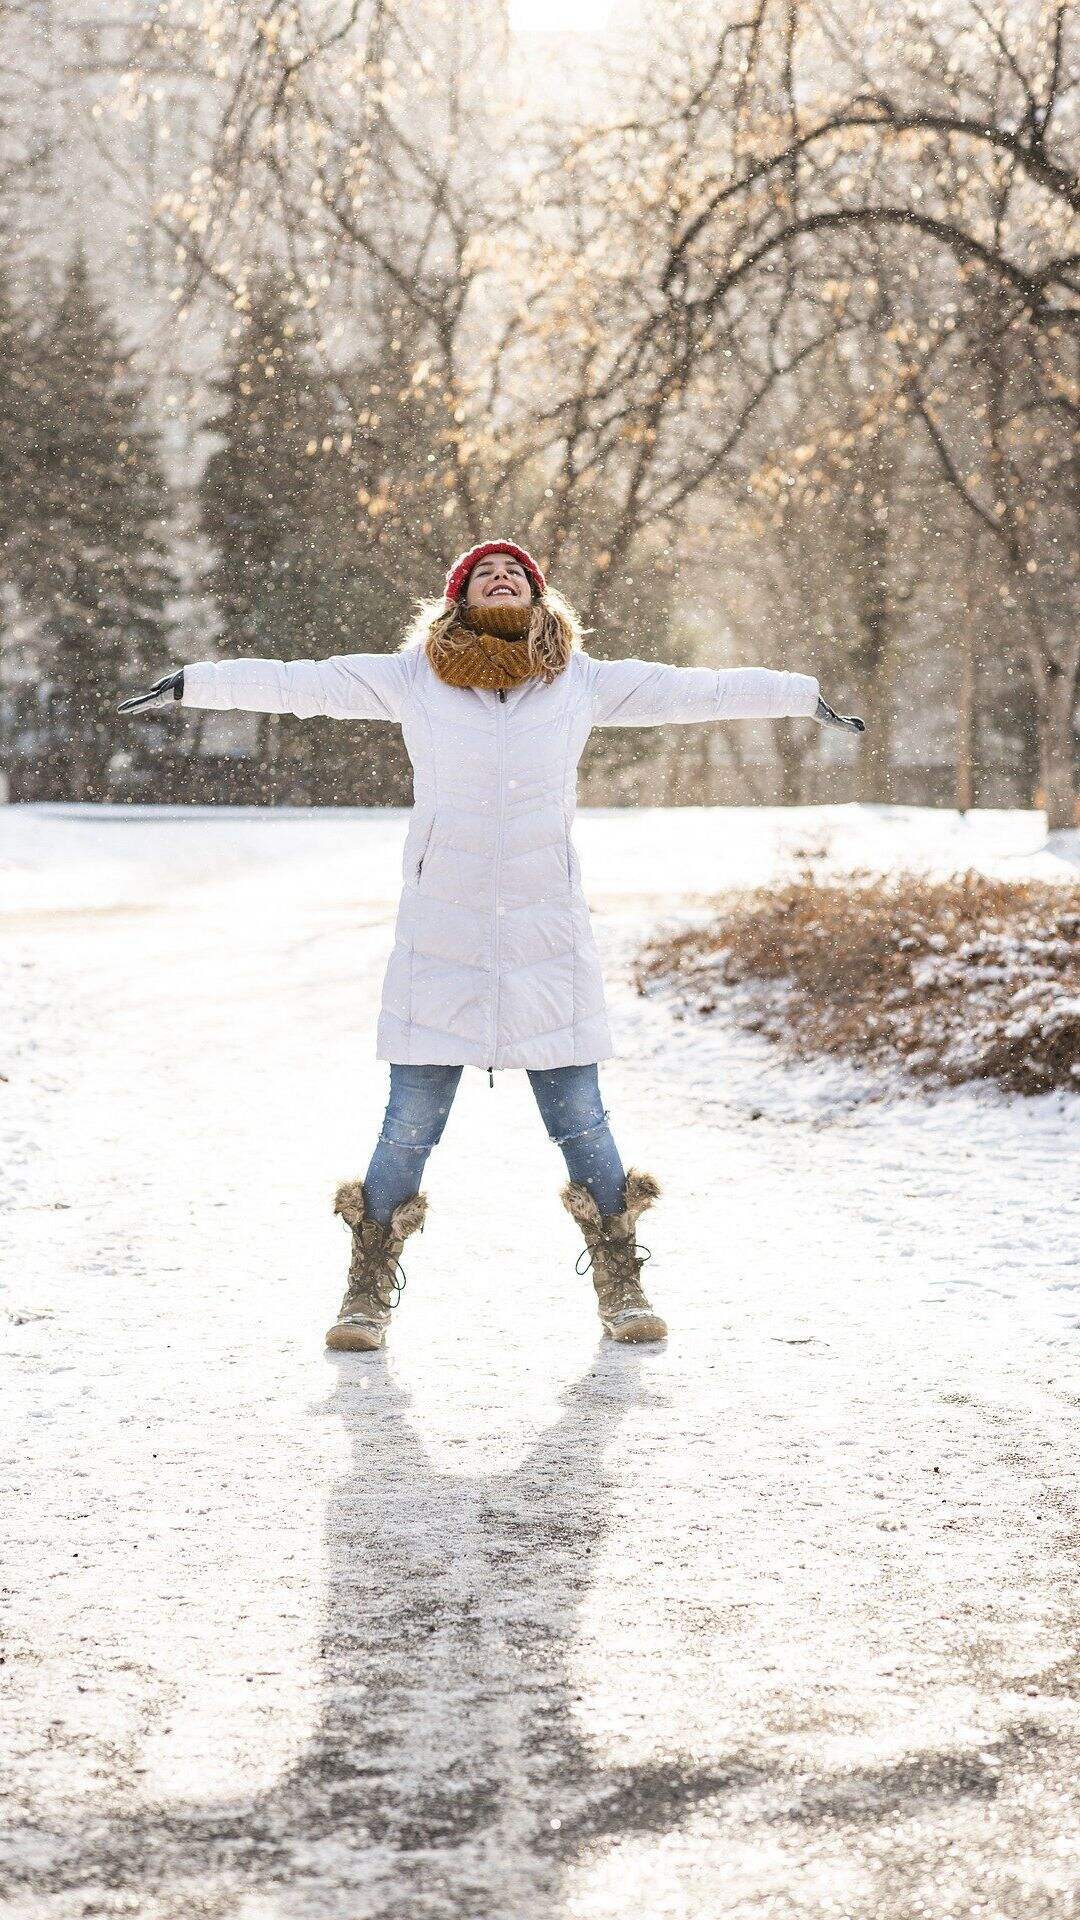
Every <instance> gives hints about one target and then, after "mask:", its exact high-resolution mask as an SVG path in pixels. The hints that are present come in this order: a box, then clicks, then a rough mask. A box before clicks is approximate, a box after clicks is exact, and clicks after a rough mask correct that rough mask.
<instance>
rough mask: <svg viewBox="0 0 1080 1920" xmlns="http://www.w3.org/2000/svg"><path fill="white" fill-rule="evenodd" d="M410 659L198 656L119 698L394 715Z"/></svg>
mask: <svg viewBox="0 0 1080 1920" xmlns="http://www.w3.org/2000/svg"><path fill="white" fill-rule="evenodd" d="M413 664H414V662H412V661H410V659H409V658H408V657H407V656H406V655H405V654H403V653H400V652H399V653H343V654H335V655H333V656H332V657H331V658H330V659H329V660H200V661H197V662H196V663H195V664H194V665H193V666H189V667H183V668H182V669H181V670H180V672H179V673H178V674H168V675H166V676H165V677H164V678H163V679H161V680H157V681H155V682H154V685H153V686H152V687H151V689H150V691H149V693H145V694H135V695H133V697H132V698H131V699H130V700H125V701H123V702H122V703H121V706H120V709H119V711H120V712H121V713H131V712H139V711H141V710H142V709H144V708H145V707H149V706H162V705H164V704H167V703H168V702H169V701H170V700H172V699H179V700H180V701H182V703H183V705H184V706H185V707H204V708H211V709H213V710H215V711H217V712H228V711H230V710H235V711H239V712H242V713H294V714H296V715H297V716H298V718H299V719H301V720H310V719H312V718H313V717H314V716H315V715H317V714H325V715H327V716H328V717H329V718H330V719H333V720H400V719H401V716H402V712H403V709H404V705H405V700H406V696H407V693H408V688H409V683H410V680H411V677H412V668H413Z"/></svg>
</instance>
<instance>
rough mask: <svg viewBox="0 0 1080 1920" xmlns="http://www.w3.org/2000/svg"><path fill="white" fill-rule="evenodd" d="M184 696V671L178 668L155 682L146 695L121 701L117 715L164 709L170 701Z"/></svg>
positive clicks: (137, 694) (134, 694)
mask: <svg viewBox="0 0 1080 1920" xmlns="http://www.w3.org/2000/svg"><path fill="white" fill-rule="evenodd" d="M183 695H184V669H183V667H179V668H178V669H177V671H176V672H175V673H167V674H165V676H164V677H163V679H161V680H155V681H154V684H153V686H152V687H151V688H150V690H149V692H147V693H133V694H130V695H129V696H128V698H127V699H126V700H121V702H120V705H119V706H118V707H117V709H116V711H117V713H143V712H145V710H146V708H147V707H164V706H166V705H168V703H169V702H170V701H172V700H181V699H183Z"/></svg>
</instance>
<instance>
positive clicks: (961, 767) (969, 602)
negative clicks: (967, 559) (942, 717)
mask: <svg viewBox="0 0 1080 1920" xmlns="http://www.w3.org/2000/svg"><path fill="white" fill-rule="evenodd" d="M975 711H976V708H975V601H974V594H973V592H972V587H971V582H970V581H969V583H968V592H967V599H966V601H965V604H964V614H963V618H962V620H961V622H960V683H959V686H958V688H957V693H956V808H957V812H958V813H967V811H968V809H969V808H970V807H973V806H974V805H975Z"/></svg>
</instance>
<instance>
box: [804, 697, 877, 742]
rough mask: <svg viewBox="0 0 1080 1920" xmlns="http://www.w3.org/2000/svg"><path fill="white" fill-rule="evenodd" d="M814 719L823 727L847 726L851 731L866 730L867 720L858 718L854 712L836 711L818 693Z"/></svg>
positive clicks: (860, 731)
mask: <svg viewBox="0 0 1080 1920" xmlns="http://www.w3.org/2000/svg"><path fill="white" fill-rule="evenodd" d="M814 719H815V720H816V721H817V722H818V725H819V726H822V727H846V728H847V730H848V732H849V733H865V732H866V722H865V720H857V719H856V718H855V715H854V714H853V713H851V714H846V715H845V714H841V713H834V712H833V710H832V708H831V707H827V706H826V705H825V702H824V700H823V699H822V698H821V695H820V694H819V695H818V703H817V712H816V713H815V715H814Z"/></svg>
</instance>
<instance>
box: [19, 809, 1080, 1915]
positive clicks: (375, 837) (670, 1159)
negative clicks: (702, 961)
mask: <svg viewBox="0 0 1080 1920" xmlns="http://www.w3.org/2000/svg"><path fill="white" fill-rule="evenodd" d="M404 831H405V817H404V815H403V814H402V813H400V812H396V811H388V812H380V811H372V812H348V813H340V814H326V813H316V814H309V815H299V816H294V815H291V814H285V815H258V814H246V813H244V812H241V813H240V815H239V816H237V815H231V814H218V815H212V814H211V815H204V814H201V813H193V814H190V815H185V816H181V815H173V814H170V813H169V812H168V810H165V811H163V812H162V813H160V814H156V815H153V816H150V817H142V816H141V815H140V814H139V812H138V811H137V810H136V811H133V810H130V809H119V810H115V811H112V810H109V809H96V810H95V809H76V808H45V807H36V808H8V809H3V810H0V909H2V910H0V929H2V947H0V992H2V994H3V1020H2V1026H0V1073H2V1074H3V1075H5V1076H6V1082H5V1083H3V1084H0V1160H2V1167H0V1194H2V1204H3V1218H2V1222H0V1227H2V1232H3V1268H4V1297H3V1304H4V1308H5V1309H6V1311H5V1315H4V1321H3V1325H4V1357H3V1361H2V1365H3V1375H2V1395H3V1407H4V1422H3V1426H4V1437H5V1458H4V1462H3V1468H2V1480H3V1487H4V1499H3V1507H4V1532H5V1538H4V1539H3V1542H2V1545H0V1552H2V1556H3V1566H2V1570H0V1599H2V1603H3V1606H2V1614H0V1624H2V1629H3V1647H2V1649H0V1651H2V1654H3V1659H4V1665H3V1668H2V1670H0V1689H2V1715H3V1736H4V1737H3V1747H4V1753H5V1756H6V1757H5V1762H4V1765H3V1769H2V1772H0V1791H2V1796H3V1812H2V1821H0V1897H3V1898H4V1899H6V1901H7V1903H8V1905H7V1907H6V1909H5V1911H10V1913H11V1914H12V1915H18V1916H19V1920H23V1916H25V1917H26V1920H46V1917H47V1920H61V1916H62V1917H63V1920H68V1916H74V1915H84V1914H85V1915H114V1914H126V1915H137V1916H140V1920H150V1917H151V1916H153V1920H177V1917H178V1916H185V1917H186V1916H189V1915H191V1916H194V1915H199V1916H208V1917H209V1920H218V1917H219V1916H220V1917H221V1920H224V1916H235V1920H309V1916H310V1917H311V1920H314V1917H315V1916H325V1920H376V1917H377V1920H466V1917H467V1920H571V1917H572V1920H627V1916H628V1915H638V1916H641V1920H661V1916H663V1917H664V1920H720V1917H721V1916H723V1920H750V1917H751V1916H753V1920H759V1917H764V1916H768V1917H769V1920H773V1916H777V1917H781V1920H782V1917H784V1916H807V1917H809V1916H815V1917H817V1916H826V1915H827V1916H830V1920H839V1917H840V1916H848V1917H849V1920H871V1916H874V1917H875V1920H913V1916H916V1915H919V1916H927V1920H968V1916H971V1920H975V1916H978V1920H995V1917H999V1920H1036V1917H1038V1920H1064V1917H1065V1916H1070V1915H1073V1914H1080V1787H1078V1779H1080V1657H1078V1648H1077V1633H1078V1625H1080V1584H1078V1557H1077V1556H1078V1547H1080V1532H1078V1525H1077V1495H1078V1484H1077V1467H1076V1430H1077V1418H1078V1411H1080V1373H1078V1369H1077V1365H1076V1354H1077V1347H1078V1343H1080V1270H1078V1249H1080V1198H1078V1187H1080V1181H1078V1172H1080V1098H1078V1097H1076V1096H1072V1097H1070V1098H1067V1099H1066V1098H1064V1097H1062V1098H1052V1099H1051V1098H1048V1099H1044V1100H1039V1101H1032V1102H1026V1103H1025V1102H1022V1101H1019V1100H1009V1099H1005V1098H1003V1097H1001V1096H999V1095H996V1094H994V1093H992V1092H988V1091H986V1090H983V1091H980V1092H978V1093H966V1092H961V1093H955V1094H951V1095H949V1096H948V1097H946V1098H940V1097H938V1098H936V1099H933V1100H928V1099H926V1098H925V1097H924V1096H921V1095H918V1094H903V1093H900V1092H898V1091H897V1090H896V1089H890V1088H888V1087H884V1086H882V1085H881V1084H880V1083H878V1082H875V1081H873V1080H871V1079H870V1078H869V1077H868V1076H866V1075H860V1074H858V1073H855V1072H849V1071H847V1070H846V1069H845V1070H838V1069H837V1068H836V1067H835V1066H834V1065H831V1064H830V1065H828V1066H824V1067H821V1068H814V1067H800V1068H797V1069H795V1068H792V1067H790V1066H788V1065H786V1064H784V1063H783V1062H782V1061H780V1060H779V1059H778V1058H777V1056H776V1055H775V1054H774V1053H773V1052H771V1051H770V1050H769V1049H768V1048H767V1047H766V1046H765V1044H764V1043H763V1042H761V1041H760V1040H759V1039H757V1038H756V1037H754V1036H752V1035H747V1034H745V1033H740V1032H738V1031H737V1030H735V1029H734V1028H733V1027H732V1026H731V1025H730V1024H729V1023H728V1022H726V1021H725V1020H723V1019H714V1020H713V1021H711V1022H710V1023H709V1024H708V1025H707V1026H706V1027H695V1028H691V1027H690V1026H688V1025H679V1024H677V1023H674V1022H673V1021H672V1020H671V1018H670V1015H669V1014H668V1012H667V1010H666V1009H665V1007H664V1006H663V1005H662V1004H660V1003H659V1002H656V1001H653V1000H643V999H639V998H637V997H636V996H635V995H633V994H632V993H631V992H630V991H629V989H628V988H627V986H626V984H625V971H626V967H627V964H628V959H629V955H630V953H631V951H632V949H633V946H634V944H635V942H636V940H637V938H638V937H639V936H640V935H643V934H645V933H647V932H648V931H650V930H651V928H652V927H653V925H654V924H655V923H656V921H657V919H659V918H666V917H670V916H673V915H675V914H681V913H686V912H692V911H695V910H696V908H697V909H699V908H700V905H701V901H702V899H703V897H705V896H707V895H708V894H709V892H710V891H712V890H714V889H719V888H720V887H722V886H724V885H726V884H729V883H730V882H732V881H737V880H755V881H756V880H759V879H763V878H765V877H767V876H768V874H769V873H771V872H782V871H785V870H786V869H788V868H789V866H790V862H791V861H792V860H793V859H800V858H811V859H820V858H830V859H832V860H833V861H834V862H839V863H841V864H842V863H844V862H847V863H848V864H850V865H852V866H867V865H873V864H882V865H887V864H889V863H890V862H893V861H898V860H905V861H906V860H910V861H914V862H916V863H918V864H930V865H935V864H937V865H939V866H948V865H950V864H956V863H959V864H965V863H966V862H967V861H968V860H972V861H976V862H977V863H978V864H980V865H981V866H983V867H986V868H989V869H990V870H992V871H1002V872H1015V873H1016V874H1017V875H1018V876H1020V875H1023V874H1029V873H1031V874H1042V875H1051V876H1052V875H1054V874H1057V875H1060V876H1061V877H1065V876H1067V875H1069V873H1070V869H1069V868H1067V867H1066V866H1065V864H1064V863H1063V862H1062V861H1058V860H1056V859H1055V858H1054V857H1053V856H1051V855H1048V854H1037V853H1035V852H1034V851H1033V850H1034V849H1035V848H1036V847H1037V846H1038V843H1039V838H1040V835H1039V831H1038V822H1037V821H1036V819H1035V817H1034V816H1032V815H1007V816H995V817H991V816H983V817H982V818H981V819H979V820H978V821H976V822H975V823H974V824H971V825H965V824H964V823H963V822H960V821H958V820H957V819H956V817H955V816H952V815H942V814H927V813H919V812H909V811H903V810H895V811H888V810H886V811H882V810H865V809H848V808H834V809H818V810H803V811H799V812H792V813H783V812H778V811H768V810H760V811H756V812H746V813H742V812H738V811H734V810H733V811H718V812H710V811H699V810H695V809H687V810H674V811H664V810H659V811H656V812H649V813H645V814H641V813H635V812H621V811H618V810H615V811H612V812H600V811H597V812H592V811H586V812H583V813H582V814H581V815H579V818H578V823H577V828H576V832H575V838H576V841H577V844H578V847H579V850H580V853H581V858H582V865H583V870H584V878H585V884H586V890H587V893H588V896H589V899H590V902H591V903H592V906H593V909H594V914H595V925H596V931H597V936H598V939H599V941H600V944H601V950H602V952H603V954H604V956H605V962H606V967H607V974H608V980H609V987H610V997H611V1004H612V1013H613V1016H614V1030H615V1034H616V1044H617V1046H618V1048H619V1058H618V1059H617V1060H616V1061H612V1062H609V1063H606V1064H605V1065H603V1066H602V1067H601V1085H602V1088H603V1090H604V1095H605V1101H606V1104H607V1105H608V1107H609V1108H610V1110H611V1115H612V1124H613V1127H614V1129H615V1133H616V1138H617V1139H618V1141H619V1144H620V1147H621V1150H622V1153H623V1158H624V1161H625V1162H626V1163H627V1164H632V1163H636V1164H638V1165H640V1166H643V1167H647V1168H649V1169H650V1170H651V1171H653V1172H654V1173H656V1175H657V1176H658V1177H659V1179H660V1180H661V1182H662V1184H663V1187H664V1195H663V1197H662V1199H661V1200H660V1201H659V1203H658V1204H657V1206H656V1207H655V1208H654V1209H653V1210H652V1212H650V1213H649V1214H648V1215H647V1216H646V1217H645V1219H644V1220H643V1221H642V1227H641V1238H642V1239H643V1241H644V1242H645V1243H646V1244H647V1245H648V1246H649V1247H650V1248H651V1249H652V1254H653V1259H652V1261H651V1263H650V1265H649V1267H648V1270H647V1278H648V1282H649V1285H650V1290H651V1291H652V1293H653V1297H654V1298H655V1300H656V1303H657V1305H658V1307H659V1308H660V1309H661V1311H662V1312H664V1313H665V1315H666V1316H667V1317H668V1318H669V1320H670V1323H671V1329H672V1332H671V1338H670V1340H669V1342H668V1343H667V1345H666V1347H665V1348H664V1349H662V1350H657V1351H647V1352H634V1351H633V1350H627V1351H620V1350H613V1349H611V1348H610V1347H605V1346H601V1344H600V1343H599V1342H598V1339H597V1332H598V1328H597V1323H596V1321H595V1314H594V1308H593V1302H592V1292H591V1288H590V1286H589V1283H588V1281H587V1280H585V1281H583V1280H582V1279H580V1278H579V1277H578V1276H577V1275H576V1274H575V1271H574V1262H575V1259H576V1257H577V1254H578V1252H579V1250H580V1244H581V1243H580V1239H579V1237H578V1235H577V1233H576V1230H575V1228H574V1227H573V1225H572V1223H571V1222H570V1220H569V1218H568V1217H567V1215H566V1213H565V1212H564V1210H563V1208H562V1207H561V1205H560V1204H559V1201H558V1189H559V1187H560V1185H561V1183H562V1181H563V1179H564V1178H565V1174H564V1169H563V1163H562V1160H561V1156H560V1155H559V1154H558V1151H557V1149H556V1148H555V1147H553V1146H552V1144H551V1143H550V1142H549V1141H548V1139H547V1137H546V1135H545V1134H544V1131H543V1128H542V1125H541V1123H540V1119H539V1115H538V1113H537V1111H536V1108H535V1105H534V1103H533V1100H532V1096H531V1093H530V1090H529V1086H528V1082H527V1080H526V1078H525V1075H524V1074H514V1073H506V1074H497V1075H496V1077H495V1087H494V1089H493V1090H492V1089H489V1087H488V1083H487V1077H486V1075H482V1074H480V1073H479V1072H476V1071H474V1070H470V1071H468V1072H466V1074H465V1075H464V1076H463V1079H462V1083H461V1089H460V1092H459V1096H458V1100H457V1103H456V1105H455V1107H454V1110H453V1112H452V1114H451V1117H450V1121H449V1124H448V1126H447V1129H446V1133H445V1136H444V1139H443V1142H442V1144H441V1145H440V1147H439V1148H438V1150H437V1151H436V1153H435V1154H434V1155H433V1156H432V1158H431V1160H430V1162H429V1164H428V1168H427V1173H426V1176H425V1180H424V1188H425V1191H426V1192H427V1193H428V1195H429V1199H430V1211H429V1215H428V1221H427V1226H426V1230H425V1232H424V1234H423V1236H422V1237H418V1238H416V1239H414V1240H412V1241H410V1243H409V1246H408V1248H407V1249H406V1256H405V1259H404V1265H405V1269H406V1272H407V1274H408V1286H407V1289H406V1293H405V1296H404V1299H403V1302H402V1305H401V1307H400V1309H399V1311H398V1314H397V1315H396V1317H395V1325H394V1328H393V1332H392V1345H391V1348H390V1350H389V1352H388V1353H387V1354H386V1355H385V1356H370V1357H364V1358H362V1357H359V1356H357V1357H347V1358H338V1359H336V1360H333V1359H331V1358H330V1357H329V1356H327V1355H326V1354H325V1353H324V1352H323V1349H322V1338H323V1333H324V1330H325V1327H326V1325H327V1324H328V1319H329V1318H330V1317H332V1314H333V1311H334V1309H335V1308H336V1306H337V1302H338V1299H339V1297H340V1292H341V1286H342V1282H343V1278H344V1273H345V1269H346V1266H347V1254H348V1235H347V1232H346V1230H345V1228H344V1227H343V1225H342V1223H341V1222H340V1221H339V1220H336V1219H335V1218H334V1217H333V1215H332V1213H331V1204H332V1194H333V1190H334V1187H335V1185H336V1183H337V1181H338V1180H339V1179H340V1178H342V1177H344V1176H346V1175H357V1174H362V1173H363V1170H364V1168H365V1166H366V1164H367V1158H368V1156H369V1154H370V1150H371V1146H372V1144H373V1141H374V1138H375V1135H376V1133H377V1131H378V1126H379V1122H380V1120H381V1117H382V1112H383V1107H384V1105H385V1097H386V1089H387V1080H388V1069H387V1068H386V1066H385V1063H382V1062H377V1061H375V1059H374V1028H375V1018H376V1011H377V997H378V988H379V984H380V982H381V976H382V969H383V967H384V965H385V961H386V956H387V954H388V952H389V946H390V936H391V926H392V920H393V912H394V906H395V903H396V897H397V887H398V882H399V862H400V850H401V845H402V841H403V838H404ZM1071 876H1072V878H1073V880H1075V869H1072V870H1071ZM695 895H696V896H697V901H696V907H695V899H694V896H695Z"/></svg>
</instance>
